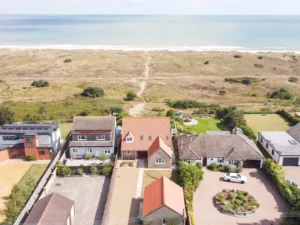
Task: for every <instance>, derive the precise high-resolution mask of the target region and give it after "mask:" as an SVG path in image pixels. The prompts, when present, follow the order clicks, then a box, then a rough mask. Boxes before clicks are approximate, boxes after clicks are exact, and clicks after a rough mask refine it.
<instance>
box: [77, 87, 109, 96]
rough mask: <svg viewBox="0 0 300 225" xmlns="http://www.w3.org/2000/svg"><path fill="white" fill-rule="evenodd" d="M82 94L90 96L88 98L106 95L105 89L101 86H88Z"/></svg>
mask: <svg viewBox="0 0 300 225" xmlns="http://www.w3.org/2000/svg"><path fill="white" fill-rule="evenodd" d="M81 96H83V97H88V98H99V97H102V96H104V91H103V89H101V88H97V87H88V88H85V89H84V90H83V92H82V93H81Z"/></svg>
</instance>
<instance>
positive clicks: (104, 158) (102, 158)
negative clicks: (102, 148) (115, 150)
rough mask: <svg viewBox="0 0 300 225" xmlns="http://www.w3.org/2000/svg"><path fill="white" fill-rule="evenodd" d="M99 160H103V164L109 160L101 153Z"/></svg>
mask: <svg viewBox="0 0 300 225" xmlns="http://www.w3.org/2000/svg"><path fill="white" fill-rule="evenodd" d="M98 158H99V160H101V161H102V162H104V161H105V160H107V159H108V156H107V155H106V154H105V153H101V154H100V155H99V156H98Z"/></svg>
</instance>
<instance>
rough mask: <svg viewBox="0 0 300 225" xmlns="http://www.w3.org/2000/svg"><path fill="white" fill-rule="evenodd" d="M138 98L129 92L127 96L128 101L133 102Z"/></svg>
mask: <svg viewBox="0 0 300 225" xmlns="http://www.w3.org/2000/svg"><path fill="white" fill-rule="evenodd" d="M135 98H136V94H135V93H134V92H133V91H128V92H127V94H126V100H127V101H132V100H134V99H135Z"/></svg>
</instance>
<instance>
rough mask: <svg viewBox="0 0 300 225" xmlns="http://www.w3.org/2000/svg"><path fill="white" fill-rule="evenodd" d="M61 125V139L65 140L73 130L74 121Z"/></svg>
mask: <svg viewBox="0 0 300 225" xmlns="http://www.w3.org/2000/svg"><path fill="white" fill-rule="evenodd" d="M59 126H60V132H61V139H62V140H65V139H66V137H67V136H68V134H69V133H70V131H71V130H72V126H73V123H61V124H59Z"/></svg>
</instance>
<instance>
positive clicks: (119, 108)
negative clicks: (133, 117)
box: [110, 107, 123, 115]
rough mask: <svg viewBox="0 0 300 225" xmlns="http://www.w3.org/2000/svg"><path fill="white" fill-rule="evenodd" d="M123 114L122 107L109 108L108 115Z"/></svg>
mask: <svg viewBox="0 0 300 225" xmlns="http://www.w3.org/2000/svg"><path fill="white" fill-rule="evenodd" d="M122 112H123V108H122V107H111V108H110V113H111V114H112V115H113V114H115V113H116V114H120V113H122Z"/></svg>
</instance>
